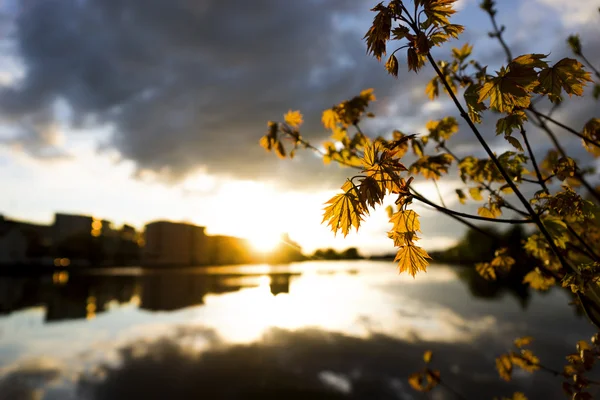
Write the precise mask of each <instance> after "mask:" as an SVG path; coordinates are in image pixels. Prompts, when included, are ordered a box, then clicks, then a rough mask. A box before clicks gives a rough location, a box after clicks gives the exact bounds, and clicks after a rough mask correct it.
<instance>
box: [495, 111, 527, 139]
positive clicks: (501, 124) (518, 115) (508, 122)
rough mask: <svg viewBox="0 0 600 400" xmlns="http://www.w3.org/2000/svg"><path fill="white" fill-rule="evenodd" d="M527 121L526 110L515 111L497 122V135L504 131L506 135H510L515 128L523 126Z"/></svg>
mask: <svg viewBox="0 0 600 400" xmlns="http://www.w3.org/2000/svg"><path fill="white" fill-rule="evenodd" d="M525 121H527V115H526V114H525V112H524V111H521V110H518V111H514V112H512V113H511V114H509V115H508V116H506V117H504V118H500V119H499V120H498V121H497V122H496V135H500V134H501V133H504V135H505V136H510V135H511V134H512V132H513V131H514V130H515V129H519V128H521V127H522V126H523V123H525Z"/></svg>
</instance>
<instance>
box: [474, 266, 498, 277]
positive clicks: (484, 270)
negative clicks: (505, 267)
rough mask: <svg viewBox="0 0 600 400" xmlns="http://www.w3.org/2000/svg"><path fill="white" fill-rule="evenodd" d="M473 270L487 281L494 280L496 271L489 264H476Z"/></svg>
mask: <svg viewBox="0 0 600 400" xmlns="http://www.w3.org/2000/svg"><path fill="white" fill-rule="evenodd" d="M475 270H476V271H477V273H478V274H479V275H481V276H482V277H483V278H484V279H486V280H488V281H495V280H496V270H494V267H492V265H491V264H490V263H477V264H475Z"/></svg>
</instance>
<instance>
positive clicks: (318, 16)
mask: <svg viewBox="0 0 600 400" xmlns="http://www.w3.org/2000/svg"><path fill="white" fill-rule="evenodd" d="M370 18H371V16H370V15H369V12H368V8H367V7H365V6H364V4H361V3H360V2H358V1H351V2H347V1H332V2H322V1H318V0H313V1H310V2H295V3H293V4H288V3H287V2H286V3H282V2H277V1H268V0H261V1H258V2H253V3H252V5H249V4H247V3H245V2H240V1H234V0H228V1H207V2H201V3H198V2H196V1H192V0H177V1H172V2H168V3H165V2H164V1H159V0H151V1H145V2H143V3H140V2H136V1H116V0H112V1H105V0H88V1H83V2H82V1H76V0H66V1H64V0H60V1H58V0H50V1H48V0H34V1H31V2H28V3H26V4H25V5H23V6H22V7H21V10H20V13H19V14H18V16H17V18H16V19H15V21H14V29H13V32H14V34H13V37H12V41H13V43H14V45H15V50H14V56H15V57H16V58H18V59H19V60H20V61H21V62H22V64H23V71H24V73H23V77H22V79H20V80H16V81H14V80H13V81H11V82H12V83H9V84H8V85H5V86H4V87H3V88H2V90H1V91H0V108H1V110H2V119H3V122H4V123H5V124H8V125H11V126H12V128H14V129H16V130H17V131H18V132H19V139H22V140H21V144H22V145H23V146H24V148H25V149H26V150H30V152H31V153H32V154H33V155H34V156H39V153H40V151H39V147H48V146H47V144H46V143H45V139H46V136H45V135H46V134H45V132H47V131H48V129H51V128H52V127H54V126H57V125H60V124H64V125H66V126H68V127H70V128H78V129H80V131H81V132H85V130H86V129H89V128H93V127H98V126H108V127H110V129H111V130H112V135H111V136H110V138H109V139H108V141H107V142H106V143H104V146H105V147H107V148H114V149H116V150H117V151H118V152H119V153H120V154H121V156H122V158H123V159H128V160H133V161H134V162H135V163H136V166H137V168H138V170H140V171H143V170H151V171H155V172H157V171H158V172H160V173H161V175H162V176H163V177H166V178H169V179H175V180H178V179H180V178H182V177H184V176H185V175H187V174H188V173H189V172H191V171H194V170H196V169H198V168H201V167H205V168H206V170H207V171H208V172H209V173H212V174H224V175H233V176H235V177H238V178H257V179H260V178H269V177H271V178H274V177H275V178H278V177H280V174H279V173H277V171H276V170H277V169H278V168H280V167H281V166H282V165H283V164H281V163H280V161H278V160H277V159H276V158H275V157H273V156H270V155H267V154H265V152H264V150H263V149H261V148H260V147H259V146H258V139H259V138H260V136H261V135H262V134H263V131H265V130H266V121H267V120H269V119H277V118H281V115H282V114H283V113H284V112H285V111H287V109H288V108H294V109H301V110H303V111H305V112H307V113H308V114H309V115H311V116H312V118H310V120H309V121H308V122H307V124H306V127H305V134H306V136H307V137H309V138H313V139H315V138H321V137H322V134H321V133H320V132H321V129H320V128H319V117H318V115H319V113H320V111H322V110H323V109H325V108H327V107H329V106H331V105H332V104H334V103H336V102H338V101H341V100H344V99H345V98H347V97H350V96H353V95H355V94H357V93H358V92H359V91H360V90H362V89H364V88H365V87H368V86H375V87H377V88H378V89H380V90H379V91H378V94H379V95H380V96H383V98H385V97H386V96H387V95H389V94H391V93H392V90H393V88H392V86H393V85H390V84H389V83H390V79H391V78H390V77H389V76H387V74H386V73H385V71H384V70H383V68H382V66H381V65H380V64H378V63H377V62H376V61H374V60H372V59H371V58H370V57H369V56H367V55H366V54H365V47H364V43H363V42H362V40H361V39H362V35H363V34H364V31H366V29H367V28H368V25H369V23H370ZM358 27H360V28H358ZM57 102H62V104H64V105H65V106H66V107H65V108H66V111H65V110H63V111H62V112H61V110H58V109H57V108H58V107H57V106H56V104H57ZM28 121H33V122H35V123H29V122H28ZM24 124H25V125H27V126H23V125H24ZM31 126H34V127H35V129H30V127H31ZM82 134H84V133H82ZM34 142H37V143H34ZM294 169H295V170H298V168H297V167H294ZM303 169H306V176H310V177H311V178H313V180H314V175H315V173H318V171H321V170H322V169H323V167H322V165H321V163H319V162H318V160H316V159H314V160H313V162H309V163H307V164H305V165H304V166H303ZM300 175H302V171H300ZM299 180H300V181H302V176H300V177H299Z"/></svg>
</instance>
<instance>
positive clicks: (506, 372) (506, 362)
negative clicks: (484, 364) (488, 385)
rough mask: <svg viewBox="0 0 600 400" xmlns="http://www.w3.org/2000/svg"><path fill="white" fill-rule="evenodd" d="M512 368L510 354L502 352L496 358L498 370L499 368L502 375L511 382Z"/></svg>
mask: <svg viewBox="0 0 600 400" xmlns="http://www.w3.org/2000/svg"><path fill="white" fill-rule="evenodd" d="M512 369H513V368H512V361H511V359H510V356H508V355H507V354H502V355H501V356H500V357H498V358H496V370H498V374H500V377H501V378H502V379H504V380H505V381H507V382H510V379H511V375H512Z"/></svg>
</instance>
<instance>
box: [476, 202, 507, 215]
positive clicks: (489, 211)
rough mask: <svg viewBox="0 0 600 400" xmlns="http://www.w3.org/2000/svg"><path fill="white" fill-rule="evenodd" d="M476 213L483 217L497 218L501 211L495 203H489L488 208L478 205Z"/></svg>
mask: <svg viewBox="0 0 600 400" xmlns="http://www.w3.org/2000/svg"><path fill="white" fill-rule="evenodd" d="M477 214H479V215H480V216H481V217H485V218H498V217H499V216H501V215H502V211H500V208H498V206H496V205H495V204H490V207H489V208H488V207H485V206H483V207H479V208H478V209H477Z"/></svg>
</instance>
